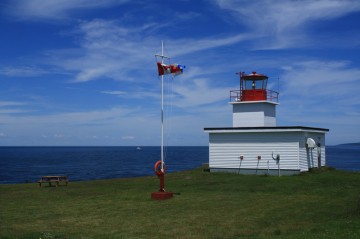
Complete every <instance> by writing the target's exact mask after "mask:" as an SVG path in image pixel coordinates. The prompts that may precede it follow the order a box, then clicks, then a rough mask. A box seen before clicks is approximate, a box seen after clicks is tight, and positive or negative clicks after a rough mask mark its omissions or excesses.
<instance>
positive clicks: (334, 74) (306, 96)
mask: <svg viewBox="0 0 360 239" xmlns="http://www.w3.org/2000/svg"><path fill="white" fill-rule="evenodd" d="M281 79H282V80H281V82H282V84H283V87H282V90H281V92H280V105H279V107H278V108H279V113H280V115H279V116H278V118H279V119H280V121H282V122H288V123H290V122H292V123H296V122H300V123H311V124H315V126H326V127H328V128H332V129H335V130H337V129H338V128H339V127H343V126H345V125H346V126H350V125H352V126H355V128H353V129H351V130H353V131H354V130H355V131H359V129H360V128H359V127H358V126H359V122H360V107H359V106H360V104H359V102H360V96H359V94H358V92H359V91H360V85H359V84H358V82H359V81H360V69H358V68H355V67H352V66H351V64H350V63H349V62H344V61H338V62H336V61H304V62H298V63H293V64H292V65H290V66H289V67H286V71H285V73H284V74H283V75H282V76H281ZM351 130H350V131H351ZM350 131H349V133H350ZM359 134H360V132H359Z"/></svg>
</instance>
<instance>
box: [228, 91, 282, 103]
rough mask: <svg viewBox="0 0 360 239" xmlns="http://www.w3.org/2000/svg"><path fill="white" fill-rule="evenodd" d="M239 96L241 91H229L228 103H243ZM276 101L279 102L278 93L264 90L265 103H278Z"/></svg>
mask: <svg viewBox="0 0 360 239" xmlns="http://www.w3.org/2000/svg"><path fill="white" fill-rule="evenodd" d="M247 91H248V90H247ZM264 91H265V90H264ZM241 94H242V90H231V91H230V102H242V101H243V102H245V101H246V100H242V98H243V97H242V95H241ZM278 100H279V92H277V91H273V90H266V101H271V102H275V103H278ZM254 101H256V100H254Z"/></svg>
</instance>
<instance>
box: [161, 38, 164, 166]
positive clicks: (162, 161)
mask: <svg viewBox="0 0 360 239" xmlns="http://www.w3.org/2000/svg"><path fill="white" fill-rule="evenodd" d="M161 56H162V58H161V63H162V64H163V63H164V41H161ZM161 171H162V172H164V75H162V76H161Z"/></svg>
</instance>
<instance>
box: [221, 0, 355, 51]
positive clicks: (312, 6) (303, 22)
mask: <svg viewBox="0 0 360 239" xmlns="http://www.w3.org/2000/svg"><path fill="white" fill-rule="evenodd" d="M216 2H217V4H218V5H219V6H220V7H221V8H223V9H226V10H229V11H231V12H234V13H235V14H234V16H235V18H237V19H238V20H239V21H240V22H242V23H244V24H246V25H247V26H248V27H249V29H250V31H251V32H253V33H254V34H256V35H257V37H258V38H259V41H257V42H256V43H257V44H258V45H257V46H258V47H263V48H287V47H299V46H304V45H306V44H308V43H309V40H310V37H309V38H308V37H307V36H306V30H307V28H308V27H311V25H310V24H311V23H312V22H313V21H315V20H326V19H333V18H337V17H341V16H344V15H346V14H349V13H352V12H357V11H360V2H359V1H352V0H338V1H336V0H319V1H313V0H304V1H292V0H284V1H277V0H259V1H247V0H241V1H235V0H216ZM311 41H314V39H313V37H312V39H311ZM260 44H261V45H260Z"/></svg>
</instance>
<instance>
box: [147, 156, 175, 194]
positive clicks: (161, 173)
mask: <svg viewBox="0 0 360 239" xmlns="http://www.w3.org/2000/svg"><path fill="white" fill-rule="evenodd" d="M154 170H155V174H156V175H157V176H158V178H159V180H160V189H159V191H157V192H153V193H151V198H152V199H154V200H166V199H170V198H172V197H173V193H172V192H166V191H165V172H166V166H165V164H164V163H163V162H162V161H161V160H159V161H157V162H156V163H155V166H154Z"/></svg>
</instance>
